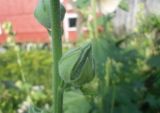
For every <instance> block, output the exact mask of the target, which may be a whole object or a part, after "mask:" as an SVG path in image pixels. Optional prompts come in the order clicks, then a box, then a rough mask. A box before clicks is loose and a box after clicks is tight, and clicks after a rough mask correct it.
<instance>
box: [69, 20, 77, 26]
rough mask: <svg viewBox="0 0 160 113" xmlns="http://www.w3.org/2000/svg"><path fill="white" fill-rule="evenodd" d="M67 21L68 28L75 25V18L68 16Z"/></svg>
mask: <svg viewBox="0 0 160 113" xmlns="http://www.w3.org/2000/svg"><path fill="white" fill-rule="evenodd" d="M68 21H69V27H70V28H74V27H76V23H77V18H69V19H68Z"/></svg>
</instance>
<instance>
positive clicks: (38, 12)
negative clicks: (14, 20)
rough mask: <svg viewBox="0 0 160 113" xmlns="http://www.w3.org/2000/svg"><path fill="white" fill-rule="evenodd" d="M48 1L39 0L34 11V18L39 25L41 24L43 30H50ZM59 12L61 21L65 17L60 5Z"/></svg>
mask: <svg viewBox="0 0 160 113" xmlns="http://www.w3.org/2000/svg"><path fill="white" fill-rule="evenodd" d="M50 9H51V8H50V0H39V1H38V5H37V7H36V9H35V11H34V16H35V17H36V19H37V20H38V22H39V23H41V24H42V25H43V26H44V27H45V28H47V29H49V30H50V29H51V20H50V19H51V11H50ZM60 10H61V15H60V16H61V21H62V20H63V18H64V15H65V12H66V11H65V8H64V6H63V5H62V4H61V5H60Z"/></svg>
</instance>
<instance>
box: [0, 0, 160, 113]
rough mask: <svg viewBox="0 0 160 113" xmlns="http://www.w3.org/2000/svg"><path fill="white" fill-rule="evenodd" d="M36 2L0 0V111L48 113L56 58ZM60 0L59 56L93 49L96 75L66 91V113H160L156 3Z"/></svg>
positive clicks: (153, 0) (159, 10)
mask: <svg viewBox="0 0 160 113" xmlns="http://www.w3.org/2000/svg"><path fill="white" fill-rule="evenodd" d="M38 1H40V0H0V113H32V112H31V109H34V111H36V113H42V112H40V111H43V113H50V108H51V102H52V99H51V98H52V91H51V84H52V81H51V74H52V71H51V69H52V62H54V61H52V58H51V56H52V54H51V45H50V36H49V35H48V32H47V30H46V29H45V28H44V27H43V26H42V25H40V24H39V23H38V22H37V21H36V19H35V17H34V10H35V8H36V5H37V3H38ZM42 1H43V0H42ZM61 3H62V4H63V5H64V7H65V9H66V14H65V18H64V20H63V22H62V26H63V36H62V39H63V52H64V53H65V52H66V51H67V50H68V49H71V48H75V47H79V46H80V45H81V44H82V43H84V42H87V41H89V40H93V45H94V48H96V49H94V52H93V54H94V56H95V60H96V76H95V77H94V79H93V80H92V81H91V82H90V83H88V84H85V85H83V86H81V87H78V88H68V89H66V92H65V93H64V113H160V0H61Z"/></svg>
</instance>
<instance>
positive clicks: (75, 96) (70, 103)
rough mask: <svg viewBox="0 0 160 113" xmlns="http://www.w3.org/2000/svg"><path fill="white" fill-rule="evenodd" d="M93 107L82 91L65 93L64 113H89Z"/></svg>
mask: <svg viewBox="0 0 160 113" xmlns="http://www.w3.org/2000/svg"><path fill="white" fill-rule="evenodd" d="M90 109H91V105H90V104H89V102H88V101H87V100H86V98H85V96H84V95H83V93H82V92H81V91H80V90H75V91H68V92H64V113H89V110H90Z"/></svg>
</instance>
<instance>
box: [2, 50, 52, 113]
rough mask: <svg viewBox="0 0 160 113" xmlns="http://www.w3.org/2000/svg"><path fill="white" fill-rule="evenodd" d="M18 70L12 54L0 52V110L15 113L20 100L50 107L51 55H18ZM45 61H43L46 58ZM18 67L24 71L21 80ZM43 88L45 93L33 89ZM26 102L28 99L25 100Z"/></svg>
mask: <svg viewBox="0 0 160 113" xmlns="http://www.w3.org/2000/svg"><path fill="white" fill-rule="evenodd" d="M20 56H21V60H22V67H19V65H18V64H17V58H16V53H15V51H12V50H8V51H6V52H4V53H0V84H1V85H0V94H1V96H0V108H1V109H0V111H2V113H16V112H17V110H18V109H19V107H20V106H21V104H22V103H23V101H25V100H26V101H29V102H30V100H31V101H32V102H33V103H34V104H35V105H37V106H39V107H42V106H43V105H44V104H46V103H48V104H50V98H49V97H50V91H49V88H50V86H51V84H50V83H51V81H50V79H48V78H49V77H50V76H51V71H50V70H51V55H50V53H49V52H48V51H43V50H41V51H30V52H21V54H20ZM46 58H47V59H46ZM20 68H23V70H24V72H25V80H26V82H23V81H22V78H21V72H20V70H21V69H20ZM34 86H36V87H44V88H46V89H45V90H42V91H41V90H39V91H37V90H35V89H33V88H34ZM29 98H30V99H29ZM28 99H29V100H28Z"/></svg>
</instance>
